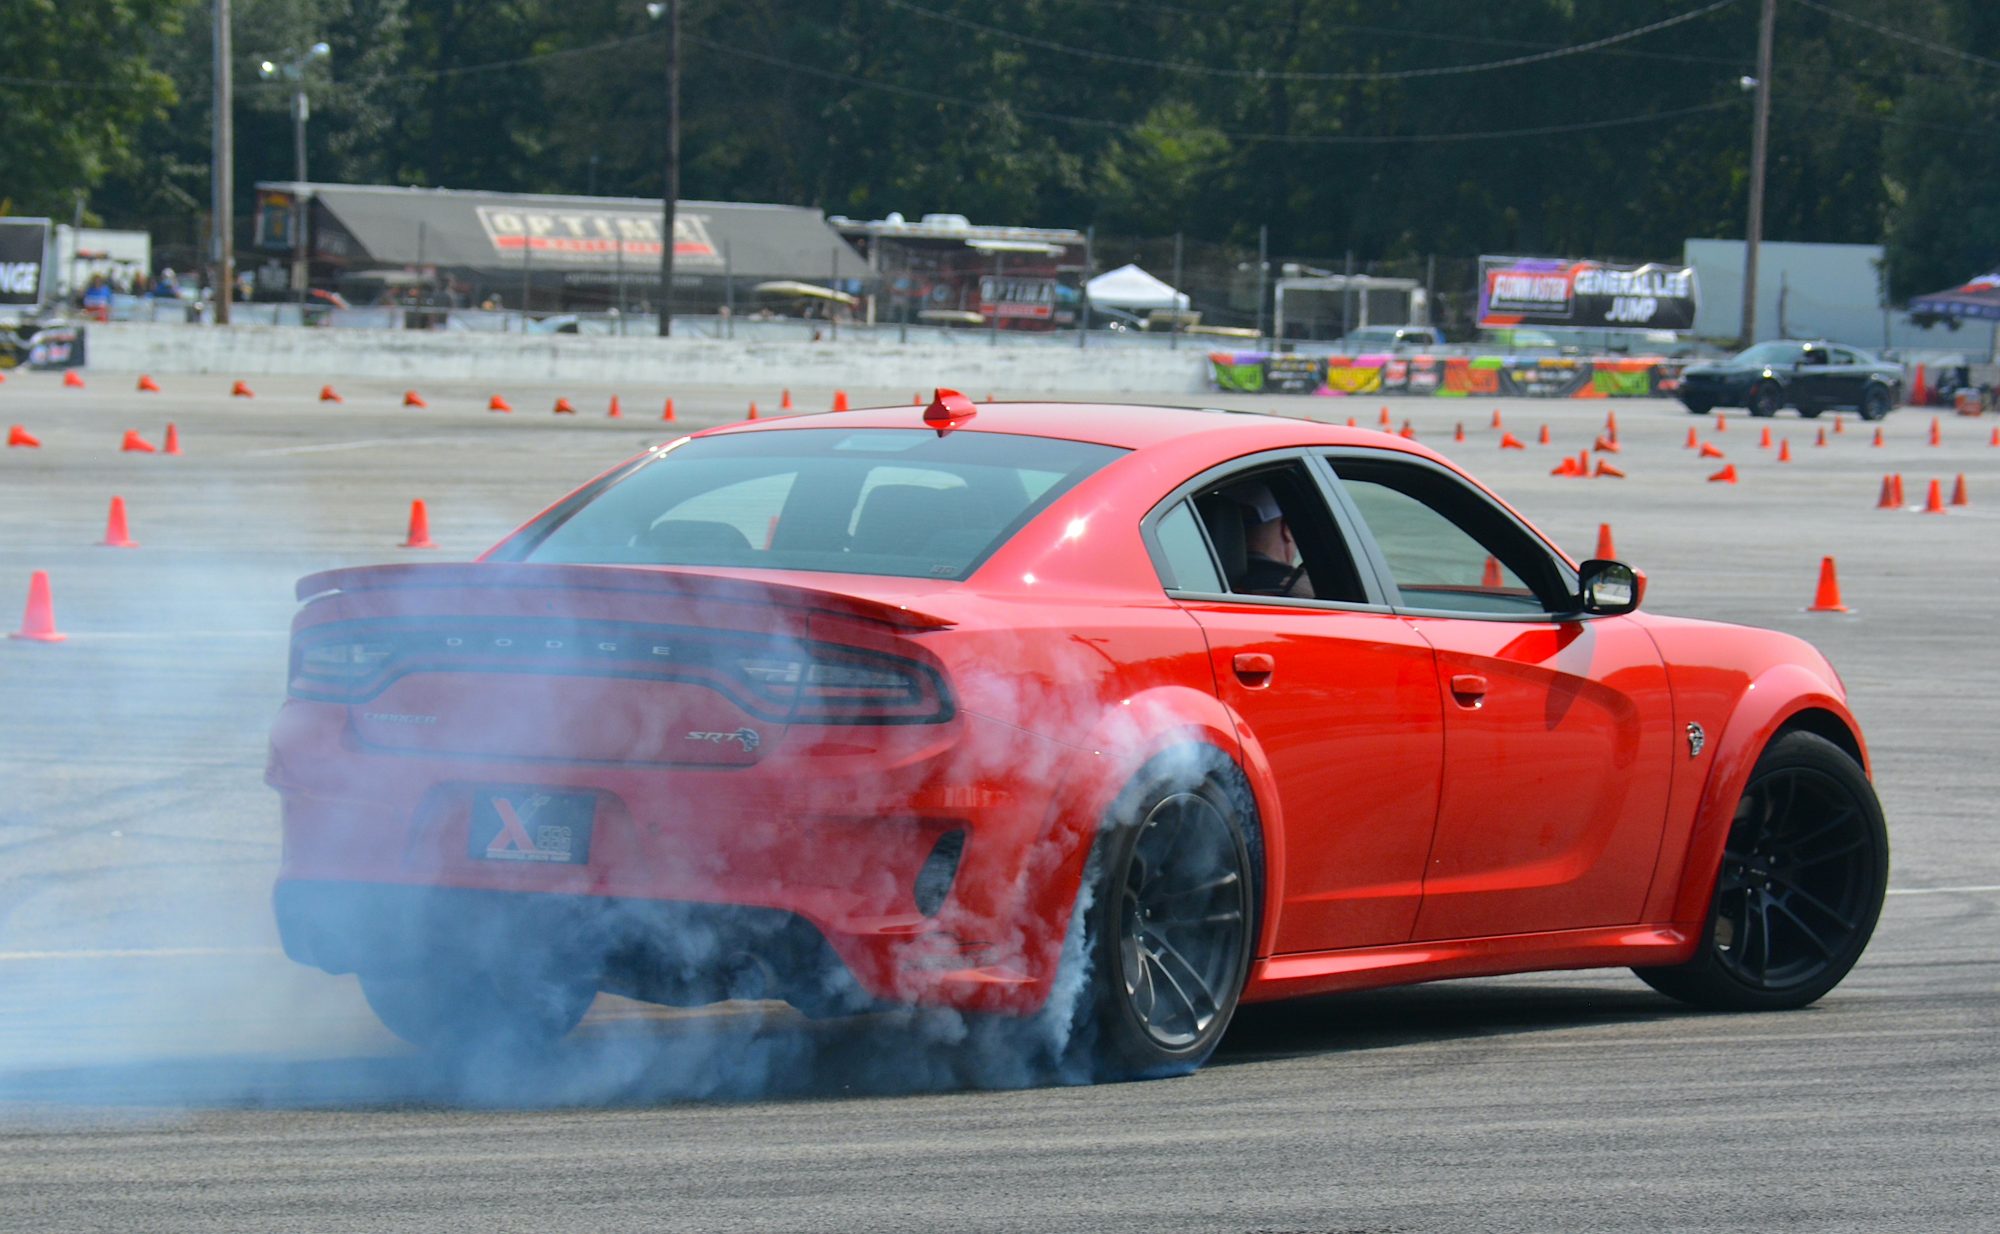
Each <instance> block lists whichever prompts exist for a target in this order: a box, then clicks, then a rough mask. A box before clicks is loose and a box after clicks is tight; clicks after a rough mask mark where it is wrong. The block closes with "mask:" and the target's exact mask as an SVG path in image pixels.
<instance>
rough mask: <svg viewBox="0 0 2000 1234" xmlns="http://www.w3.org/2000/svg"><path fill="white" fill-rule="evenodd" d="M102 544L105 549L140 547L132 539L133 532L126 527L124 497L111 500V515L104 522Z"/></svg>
mask: <svg viewBox="0 0 2000 1234" xmlns="http://www.w3.org/2000/svg"><path fill="white" fill-rule="evenodd" d="M102 544H103V546H104V547H105V548H138V547H139V545H138V544H137V543H136V542H135V541H134V540H133V539H132V533H131V531H130V530H129V529H127V528H126V526H125V499H124V498H123V497H113V498H112V499H111V513H110V514H109V515H108V516H107V517H106V518H105V520H104V539H103V541H102Z"/></svg>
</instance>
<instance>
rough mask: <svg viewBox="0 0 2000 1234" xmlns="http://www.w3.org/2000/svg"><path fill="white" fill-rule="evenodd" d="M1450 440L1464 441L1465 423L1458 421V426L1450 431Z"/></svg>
mask: <svg viewBox="0 0 2000 1234" xmlns="http://www.w3.org/2000/svg"><path fill="white" fill-rule="evenodd" d="M1451 439H1452V440H1453V441H1464V440H1465V421H1463V420H1460V421H1459V422H1458V424H1457V425H1456V426H1455V427H1454V428H1453V429H1452V430H1451Z"/></svg>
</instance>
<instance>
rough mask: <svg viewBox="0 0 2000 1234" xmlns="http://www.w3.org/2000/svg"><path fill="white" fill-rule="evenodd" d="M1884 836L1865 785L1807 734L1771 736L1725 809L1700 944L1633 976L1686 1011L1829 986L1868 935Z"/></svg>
mask: <svg viewBox="0 0 2000 1234" xmlns="http://www.w3.org/2000/svg"><path fill="white" fill-rule="evenodd" d="M1888 878H1889V834H1888V829H1887V828H1886V827H1885V825H1884V824H1883V820H1882V806H1881V804H1880V803H1879V802H1878V801H1877V800H1876V797H1875V789H1874V786H1873V785H1871V784H1869V782H1868V777H1867V776H1866V775H1864V774H1863V773H1862V770H1861V768H1860V766H1859V765H1858V764H1857V763H1856V762H1855V761H1854V760H1853V759H1852V758H1850V757H1849V756H1848V755H1847V753H1846V752H1845V751H1843V750H1842V749H1840V747H1838V746H1836V745H1834V744H1833V743H1832V742H1830V741H1828V740H1826V739H1825V738H1824V737H1820V736H1817V735H1816V734H1813V733H1806V732H1791V733H1786V734H1784V735H1783V736H1781V737H1779V738H1778V739H1777V740H1776V741H1774V742H1772V743H1771V745H1770V747H1769V748H1767V749H1766V750H1765V751H1764V753H1763V756H1762V757H1760V758H1759V759H1758V760H1757V765H1756V767H1755V768H1753V769H1752V770H1751V773H1750V781H1749V783H1748V784H1747V785H1746V786H1745V787H1744V789H1743V796H1742V798H1741V799H1740V800H1739V801H1738V803H1737V806H1736V817H1735V819H1734V821H1733V822H1732V823H1731V824H1730V828H1729V838H1728V840H1727V841H1726V842H1725V844H1724V848H1723V854H1722V870H1721V873H1720V875H1719V877H1718V878H1717V880H1716V887H1715V895H1714V898H1713V901H1712V902H1711V904H1710V907H1709V912H1708V925H1707V928H1706V929H1705V930H1704V931H1703V934H1702V941H1701V947H1700V949H1699V950H1698V951H1697V952H1696V953H1695V957H1694V958H1693V959H1692V960H1690V961H1688V962H1687V963H1686V964H1682V965H1679V966H1677V967H1673V968H1642V969H1639V970H1637V972H1638V974H1639V977H1640V978H1641V979H1642V980H1644V981H1645V982H1646V984H1648V985H1650V986H1652V987H1653V988H1654V989H1656V990H1658V991H1660V992H1661V993H1662V994H1667V995H1671V996H1672V997H1674V998H1678V999H1680V1000H1681V1001H1682V1002H1686V1003H1692V1004H1694V1005H1695V1006H1697V1007H1707V1008H1712V1009H1715V1010H1722V1011H1762V1010H1780V1009H1784V1008H1790V1007H1803V1006H1806V1005H1807V1004H1808V1003H1811V1002H1813V1001H1815V1000H1817V999H1818V998H1820V997H1821V996H1822V995H1824V994H1825V993H1826V992H1827V991H1828V990H1831V989H1833V987H1834V986H1836V985H1839V984H1840V980H1841V978H1843V977H1845V976H1846V975H1847V972H1848V970H1849V969H1851V968H1853V967H1854V962H1855V961H1856V960H1858V959H1860V958H1861V951H1862V949H1863V948H1864V947H1866V946H1867V945H1868V939H1869V936H1870V935H1871V934H1873V933H1874V930H1875V920H1876V918H1877V917H1878V916H1879V915H1880V914H1881V911H1882V896H1883V891H1884V888H1885V887H1886V885H1887V883H1888Z"/></svg>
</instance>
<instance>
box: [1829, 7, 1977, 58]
mask: <svg viewBox="0 0 2000 1234" xmlns="http://www.w3.org/2000/svg"><path fill="white" fill-rule="evenodd" d="M1794 3H1797V4H1800V5H1803V6H1805V7H1806V8H1809V9H1811V10H1812V11H1813V12H1815V13H1824V14H1826V15H1827V16H1828V17H1831V18H1834V19H1835V20H1837V21H1844V22H1846V23H1848V24H1849V25H1853V26H1860V27H1861V28H1862V29H1864V30H1872V31H1874V32H1875V33H1877V34H1879V35H1882V36H1884V37H1885V38H1892V39H1896V40H1897V41H1899V42H1903V43H1908V44H1910V45H1911V46H1912V47H1921V48H1923V49H1924V50H1926V51H1934V52H1937V53H1938V54H1939V55H1944V56H1956V57H1957V58H1958V59H1960V60H1963V61H1965V62H1966V63H1968V64H1976V65H1979V66H1980V67H1981V68H1989V69H2000V60H1993V59H1989V58H1988V57H1986V56H1976V55H1974V54H1973V53H1971V52H1969V51H1960V50H1959V49H1958V48H1956V47H1948V46H1946V45H1945V44H1943V43H1934V42H1932V41H1931V40H1929V39H1925V38H1918V37H1917V36H1916V35H1914V34H1907V33H1905V32H1903V31H1901V30H1896V29H1892V28H1890V27H1888V26H1884V25H1882V24H1880V23H1879V22H1872V21H1869V20H1868V19H1866V18H1864V17H1856V16H1855V15H1854V14H1852V13H1843V12H1841V11H1840V10H1839V9H1836V8H1831V7H1829V6H1827V5H1824V4H1819V3H1816V2H1815V0H1794Z"/></svg>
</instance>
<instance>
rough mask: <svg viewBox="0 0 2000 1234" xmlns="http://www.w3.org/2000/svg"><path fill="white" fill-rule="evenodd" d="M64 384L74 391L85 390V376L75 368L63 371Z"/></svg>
mask: <svg viewBox="0 0 2000 1234" xmlns="http://www.w3.org/2000/svg"><path fill="white" fill-rule="evenodd" d="M63 384H64V385H65V386H68V387H69V388H70V389H72V390H81V389H83V374H82V373H79V372H77V371H76V370H75V369H73V368H66V369H64V370H63Z"/></svg>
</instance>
